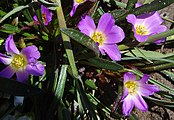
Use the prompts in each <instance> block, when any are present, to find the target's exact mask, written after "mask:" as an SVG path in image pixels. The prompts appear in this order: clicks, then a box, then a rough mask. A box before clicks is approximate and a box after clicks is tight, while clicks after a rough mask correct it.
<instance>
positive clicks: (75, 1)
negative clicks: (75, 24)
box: [70, 0, 86, 17]
mask: <svg viewBox="0 0 174 120" xmlns="http://www.w3.org/2000/svg"><path fill="white" fill-rule="evenodd" d="M85 1H86V0H74V1H73V8H72V10H71V12H70V16H71V17H72V16H73V15H74V13H75V12H76V9H77V7H78V6H79V5H80V4H82V3H84V2H85Z"/></svg>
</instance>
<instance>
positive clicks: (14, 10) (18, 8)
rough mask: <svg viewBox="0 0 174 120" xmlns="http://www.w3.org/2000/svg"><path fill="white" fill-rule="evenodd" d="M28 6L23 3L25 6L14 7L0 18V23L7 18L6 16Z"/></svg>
mask: <svg viewBox="0 0 174 120" xmlns="http://www.w3.org/2000/svg"><path fill="white" fill-rule="evenodd" d="M28 7H29V6H28V5H25V6H18V7H16V8H14V9H13V10H12V11H10V12H9V13H7V14H6V15H5V16H4V17H3V18H2V19H0V23H2V22H3V21H4V20H5V19H7V18H8V17H10V16H11V15H13V14H15V13H17V12H19V11H21V10H23V9H25V8H28Z"/></svg>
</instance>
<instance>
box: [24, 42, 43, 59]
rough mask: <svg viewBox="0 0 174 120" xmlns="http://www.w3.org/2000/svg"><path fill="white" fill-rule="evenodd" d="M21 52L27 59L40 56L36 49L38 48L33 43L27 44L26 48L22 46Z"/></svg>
mask: <svg viewBox="0 0 174 120" xmlns="http://www.w3.org/2000/svg"><path fill="white" fill-rule="evenodd" d="M21 53H22V54H23V55H25V57H26V58H27V59H28V60H29V59H30V58H35V59H39V58H40V52H39V51H38V48H37V47H36V46H35V45H31V46H28V47H26V48H23V49H22V51H21Z"/></svg>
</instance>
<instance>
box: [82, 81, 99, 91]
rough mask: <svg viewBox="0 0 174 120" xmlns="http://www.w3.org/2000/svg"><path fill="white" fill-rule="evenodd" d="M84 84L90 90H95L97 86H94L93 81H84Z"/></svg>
mask: <svg viewBox="0 0 174 120" xmlns="http://www.w3.org/2000/svg"><path fill="white" fill-rule="evenodd" d="M85 84H86V85H87V87H89V88H91V89H92V90H97V86H96V85H95V82H94V80H86V81H85Z"/></svg>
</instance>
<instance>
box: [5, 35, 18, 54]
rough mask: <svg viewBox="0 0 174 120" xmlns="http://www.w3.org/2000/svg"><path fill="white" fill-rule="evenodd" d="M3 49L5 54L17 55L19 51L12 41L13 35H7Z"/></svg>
mask: <svg viewBox="0 0 174 120" xmlns="http://www.w3.org/2000/svg"><path fill="white" fill-rule="evenodd" d="M5 49H6V51H7V53H12V54H14V53H15V54H19V50H18V49H17V47H16V45H15V43H14V40H13V35H9V37H8V38H7V39H6V41H5Z"/></svg>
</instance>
